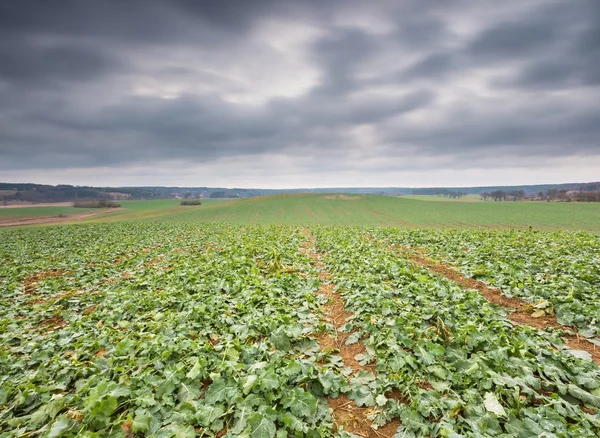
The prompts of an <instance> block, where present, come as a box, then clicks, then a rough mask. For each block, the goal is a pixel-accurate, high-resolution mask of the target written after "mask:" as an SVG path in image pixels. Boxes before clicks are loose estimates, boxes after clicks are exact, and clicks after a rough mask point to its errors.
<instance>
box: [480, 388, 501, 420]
mask: <svg viewBox="0 0 600 438" xmlns="http://www.w3.org/2000/svg"><path fill="white" fill-rule="evenodd" d="M483 404H484V406H485V409H486V410H487V411H488V412H493V413H494V414H496V415H498V416H499V417H506V411H505V410H504V408H503V407H502V405H501V404H500V402H499V401H498V398H497V397H496V394H494V393H493V392H486V393H485V396H484V397H483Z"/></svg>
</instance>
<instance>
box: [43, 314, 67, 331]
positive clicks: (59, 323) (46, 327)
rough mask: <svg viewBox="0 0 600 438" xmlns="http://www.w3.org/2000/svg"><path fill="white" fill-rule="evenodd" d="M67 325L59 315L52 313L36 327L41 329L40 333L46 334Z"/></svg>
mask: <svg viewBox="0 0 600 438" xmlns="http://www.w3.org/2000/svg"><path fill="white" fill-rule="evenodd" d="M66 326H67V322H66V321H65V320H64V319H62V317H61V316H60V315H54V316H52V317H51V318H48V319H46V320H44V321H42V322H40V323H39V325H38V329H40V330H42V334H44V335H45V334H48V333H50V332H53V331H55V330H60V329H62V328H63V327H66Z"/></svg>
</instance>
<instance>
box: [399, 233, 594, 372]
mask: <svg viewBox="0 0 600 438" xmlns="http://www.w3.org/2000/svg"><path fill="white" fill-rule="evenodd" d="M392 249H394V250H399V251H400V254H401V255H402V256H403V257H405V258H407V259H409V260H411V261H412V262H414V263H416V264H417V265H419V266H422V267H424V268H425V269H427V270H428V271H430V272H434V273H436V274H439V275H441V276H442V277H445V278H447V279H448V280H450V281H453V282H455V283H458V284H460V285H461V286H463V287H465V288H467V289H475V290H477V291H478V292H479V293H480V294H481V295H483V296H484V297H485V298H486V299H487V300H488V301H489V302H490V303H493V304H496V305H498V306H502V307H507V308H509V309H512V310H513V312H511V313H509V314H508V315H507V318H508V319H510V320H511V321H512V322H513V323H514V324H518V325H528V326H530V327H534V328H537V329H541V330H543V329H545V328H548V327H553V328H557V329H561V330H570V331H573V332H575V333H577V329H576V328H575V327H569V326H565V325H562V324H559V323H558V321H556V317H554V316H541V317H539V318H535V317H533V316H531V314H530V313H528V312H527V310H526V309H527V306H528V303H527V302H525V301H523V300H521V299H519V298H508V297H505V296H504V295H502V293H501V291H500V290H499V289H495V288H491V287H489V286H488V285H487V284H485V283H484V282H482V281H478V280H475V279H473V278H466V277H464V276H463V275H461V274H460V273H459V272H458V271H457V270H456V269H455V268H454V267H452V266H449V265H445V264H443V263H440V262H436V261H434V260H431V259H430V258H428V257H426V256H425V255H423V253H422V251H420V250H418V249H415V248H407V247H403V246H399V245H392ZM563 338H564V339H565V341H566V342H565V345H566V346H567V347H569V348H570V349H572V350H584V351H587V352H588V353H590V354H591V355H592V358H593V360H594V362H596V363H597V364H599V365H600V348H598V347H597V346H596V345H594V344H592V343H591V342H589V341H588V340H587V339H585V338H584V337H581V336H578V335H570V334H567V333H564V334H563Z"/></svg>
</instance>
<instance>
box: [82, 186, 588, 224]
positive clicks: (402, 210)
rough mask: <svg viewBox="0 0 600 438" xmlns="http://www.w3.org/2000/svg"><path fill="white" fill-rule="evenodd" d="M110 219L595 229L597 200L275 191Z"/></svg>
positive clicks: (135, 206) (149, 204)
mask: <svg viewBox="0 0 600 438" xmlns="http://www.w3.org/2000/svg"><path fill="white" fill-rule="evenodd" d="M123 207H124V208H125V209H126V210H125V211H122V212H118V213H114V214H111V216H110V217H107V218H102V217H98V218H94V219H92V220H94V221H103V220H106V219H110V220H141V219H143V220H152V221H179V222H197V221H198V222H227V223H236V224H288V225H365V226H390V227H401V228H418V227H432V228H448V227H450V228H511V227H517V228H528V227H529V226H531V227H534V228H536V229H567V230H586V231H591V232H594V233H598V232H600V204H598V203H585V204H584V203H549V202H437V201H423V200H413V199H405V198H393V197H386V196H374V195H366V196H364V195H320V194H319V195H314V194H310V195H277V196H269V197H260V198H248V199H243V200H234V201H221V202H215V203H208V202H207V203H206V204H205V205H202V206H198V207H181V206H179V205H178V203H177V202H174V201H171V200H169V201H133V202H131V203H123Z"/></svg>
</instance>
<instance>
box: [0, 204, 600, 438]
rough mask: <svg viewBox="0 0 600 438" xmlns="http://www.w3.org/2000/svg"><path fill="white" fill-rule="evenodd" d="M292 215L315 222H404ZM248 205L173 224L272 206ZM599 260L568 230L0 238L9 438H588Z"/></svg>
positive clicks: (227, 227) (593, 412)
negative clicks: (483, 281)
mask: <svg viewBox="0 0 600 438" xmlns="http://www.w3.org/2000/svg"><path fill="white" fill-rule="evenodd" d="M295 199H302V200H304V202H305V203H306V205H311V206H312V207H313V208H314V213H315V215H321V217H328V216H327V214H329V215H331V214H332V213H331V211H330V210H329V208H330V207H329V206H330V205H332V203H333V205H336V204H335V203H336V202H339V203H344V202H345V203H346V204H341V205H358V207H360V205H361V204H360V203H361V202H364V203H366V205H371V206H372V205H373V204H369V203H374V204H375V205H378V206H377V208H378V209H379V208H382V207H381V205H382V204H384V203H386V202H390V203H391V202H396V201H394V200H393V199H392V200H388V199H385V198H367V199H362V200H356V201H348V200H345V201H343V200H329V199H320V198H315V197H302V198H295ZM291 200H294V198H293V197H283V198H275V199H271V201H273V203H274V205H275V206H279V207H281V206H284V207H285V206H288V208H292V207H293V204H289V202H290V201H291ZM250 201H253V202H248V201H242V202H239V203H233V204H227V205H226V204H223V205H214V206H206V208H205V206H202V207H199V208H198V210H197V212H191V211H188V212H185V213H178V214H174V213H170V215H169V216H168V217H170V218H179V219H181V220H184V219H187V220H189V218H190V216H191V217H194V215H200V214H201V213H200V211H201V210H200V209H203V210H202V211H204V213H203V214H207V213H208V212H211V211H221V212H223V211H230V212H233V211H238V212H240V211H241V212H242V213H243V212H244V211H245V210H244V209H245V208H252V207H253V206H256V205H264V204H265V201H264V200H250ZM310 201H312V202H310ZM418 202H423V201H411V202H409V203H408V205H411V204H413V203H418ZM353 203H354V204H353ZM356 203H359V204H356ZM267 204H268V203H267ZM439 204H441V203H439ZM148 205H149V203H136V204H133V205H132V206H131V207H130V210H131V211H134V212H135V211H137V212H138V214H140V215H143V214H146V213H147V210H146V208H147V206H148ZM158 205H159V203H155V204H154V207H157V206H158ZM399 205H401V206H406V205H407V204H406V203H405V202H401V203H400V204H399ZM444 205H445V204H444ZM169 206H170V207H172V208H173V209H176V207H175V206H173V203H167V202H165V203H163V204H162V207H169ZM240 206H241V207H240ZM316 206H321V208H322V209H323V211H321V210H319V209H318V208H316ZM354 208H357V207H354ZM144 211H146V213H143V212H144ZM150 211H156V208H155V209H154V210H152V209H150ZM250 211H253V210H250ZM284 211H285V210H284ZM334 211H335V210H334ZM347 211H349V212H351V211H363V212H365V213H364V214H365V216H364V217H365V218H368V217H369V213H368V211H369V210H368V209H366V208H364V207H362V209H360V208H359V209H358V210H351V209H348V210H347ZM242 213H240V216H238V220H241V219H242V218H243V217H244V216H243V214H242ZM245 214H248V213H245ZM182 215H183V216H184V217H181V216H182ZM289 216H291V215H290V214H288V217H289ZM140 217H142V216H140ZM229 217H230V218H231V217H232V216H229ZM283 217H286V216H285V214H284V215H283ZM365 220H366V219H365ZM263 221H264V216H263ZM399 245H400V246H402V247H407V248H408V247H410V248H412V249H414V250H415V251H416V250H417V249H419V251H425V252H427V253H429V254H431V255H432V256H436V257H438V258H442V259H444V258H445V259H448V260H450V261H452V262H454V263H457V264H460V266H461V269H462V270H463V271H464V272H465V275H470V276H485V278H487V280H488V281H490V283H492V284H493V285H496V286H498V287H501V288H502V292H503V293H505V294H507V295H511V296H518V297H522V298H523V299H524V300H526V302H528V303H531V304H532V306H537V307H533V308H532V309H531V312H533V313H532V314H531V315H525V316H526V317H527V318H528V319H527V320H531V321H534V320H535V319H536V318H537V317H536V316H535V312H536V311H539V309H543V312H542V313H544V315H546V314H547V315H549V316H550V317H553V315H554V313H556V317H557V319H558V321H559V322H562V323H564V324H566V325H565V326H559V327H556V326H553V327H546V328H545V329H543V330H537V329H536V328H534V327H532V326H529V325H528V324H527V323H524V322H520V323H518V324H514V323H513V322H512V319H510V318H511V314H510V309H507V308H503V307H499V306H497V305H494V304H492V303H490V302H489V301H487V299H486V297H484V296H483V295H482V294H480V293H479V292H478V291H477V290H472V289H467V288H465V287H463V286H461V285H460V284H459V283H456V282H454V281H451V280H449V279H447V278H444V277H442V276H440V275H438V274H436V273H434V272H430V271H429V270H427V269H425V268H423V267H421V266H420V265H418V264H417V263H415V262H414V261H413V260H412V259H411V257H410V256H408V255H406V256H404V255H402V254H399V253H398V251H397V248H398V246H399ZM599 249H600V240H599V239H598V237H597V236H593V235H591V234H587V233H583V232H578V233H573V232H565V231H558V232H550V231H528V230H523V231H497V230H494V231H465V230H422V229H420V230H414V229H398V228H385V227H321V226H310V227H296V226H290V225H236V224H225V223H221V224H219V223H184V222H179V223H173V222H171V223H166V222H162V223H160V222H155V223H153V222H150V221H146V222H139V221H129V222H119V223H98V224H73V225H62V226H44V227H35V228H32V227H27V228H11V229H2V230H0V291H1V294H0V436H1V437H2V438H4V437H23V436H27V437H44V438H46V437H119V438H132V437H157V438H163V437H164V438H194V437H219V438H221V437H223V438H233V437H244V438H285V437H309V438H326V437H330V436H331V437H335V438H358V437H370V438H392V437H394V436H396V437H456V438H458V437H507V438H508V437H523V438H526V437H540V436H543V437H590V438H591V437H596V436H599V435H600V367H599V366H598V364H600V357H599V356H598V355H595V356H592V354H595V350H594V348H595V345H600V338H598V334H599V332H600V322H599V321H598V318H597V309H598V308H600V295H599V294H598V290H599V287H600V251H599ZM540 300H542V301H543V302H545V304H544V305H543V306H539V301H540ZM546 302H547V303H546ZM522 316H523V315H522ZM572 330H579V336H580V337H581V339H582V340H580V339H579V338H576V336H575V334H574V333H572ZM584 338H587V339H588V341H585V340H583V339H584ZM572 342H576V344H575V345H573V344H572Z"/></svg>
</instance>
